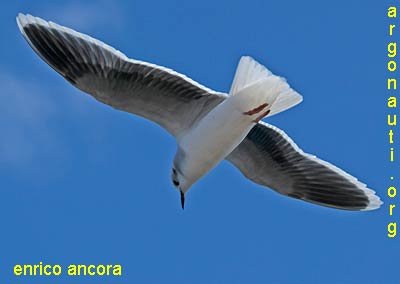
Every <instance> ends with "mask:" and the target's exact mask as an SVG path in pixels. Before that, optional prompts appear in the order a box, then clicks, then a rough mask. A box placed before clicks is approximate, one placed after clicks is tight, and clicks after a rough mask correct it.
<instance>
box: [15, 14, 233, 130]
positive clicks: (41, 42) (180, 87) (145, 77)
mask: <svg viewBox="0 0 400 284" xmlns="http://www.w3.org/2000/svg"><path fill="white" fill-rule="evenodd" d="M17 23H18V26H19V29H20V30H21V33H22V34H23V36H24V37H25V39H26V40H27V42H28V43H29V45H30V46H31V47H32V48H33V50H34V51H35V52H36V53H37V54H38V55H39V56H40V57H41V58H42V59H43V60H44V61H45V62H46V63H47V64H49V65H50V66H51V67H52V68H53V69H54V70H56V71H57V72H58V73H59V74H61V75H62V76H63V77H64V78H65V79H67V80H68V81H69V82H70V83H71V84H73V85H74V86H75V87H77V88H78V89H80V90H82V91H84V92H86V93H89V94H91V95H92V96H93V97H94V98H95V99H97V100H99V101H101V102H103V103H105V104H108V105H110V106H112V107H114V108H116V109H119V110H123V111H126V112H130V113H134V114H137V115H140V116H143V117H145V118H148V119H150V120H152V121H154V122H156V123H158V124H159V125H161V126H162V127H164V128H165V129H166V130H167V131H168V132H170V133H171V134H172V135H174V136H175V137H176V136H179V134H180V133H183V132H184V131H185V130H186V129H187V128H190V126H191V125H192V124H193V123H194V122H196V121H197V120H198V119H200V118H201V117H203V116H204V115H205V114H207V113H208V112H209V111H210V110H211V109H212V108H214V107H215V106H216V105H217V104H219V103H220V102H222V101H223V100H224V99H225V97H226V95H225V94H221V93H216V92H214V91H212V90H210V89H208V88H206V87H204V86H202V85H200V84H198V83H196V82H195V81H193V80H191V79H189V78H187V77H186V76H184V75H182V74H179V73H177V72H175V71H173V70H170V69H167V68H164V67H160V66H157V65H154V64H149V63H146V62H142V61H137V60H132V59H129V58H127V57H126V56H125V55H124V54H122V53H121V52H119V51H117V50H115V49H114V48H112V47H110V46H108V45H106V44H104V43H103V42H101V41H99V40H96V39H94V38H91V37H89V36H87V35H84V34H81V33H78V32H76V31H73V30H71V29H69V28H66V27H62V26H59V25H57V24H55V23H52V22H46V21H44V20H42V19H40V18H37V17H33V16H31V15H22V14H19V15H18V17H17Z"/></svg>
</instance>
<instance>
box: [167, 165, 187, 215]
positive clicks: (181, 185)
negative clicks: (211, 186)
mask: <svg viewBox="0 0 400 284" xmlns="http://www.w3.org/2000/svg"><path fill="white" fill-rule="evenodd" d="M171 181H172V184H173V185H174V187H175V188H176V189H177V190H178V191H179V193H180V198H181V205H182V209H184V207H185V195H186V192H187V191H188V190H189V188H190V185H189V183H188V181H187V180H186V178H185V176H184V175H182V174H181V173H180V171H179V170H177V169H176V168H175V167H172V170H171Z"/></svg>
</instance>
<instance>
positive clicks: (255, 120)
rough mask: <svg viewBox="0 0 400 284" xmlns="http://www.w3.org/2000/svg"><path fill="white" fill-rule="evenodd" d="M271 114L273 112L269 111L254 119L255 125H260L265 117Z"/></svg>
mask: <svg viewBox="0 0 400 284" xmlns="http://www.w3.org/2000/svg"><path fill="white" fill-rule="evenodd" d="M270 112H271V110H270V109H269V110H267V111H266V112H264V113H263V114H261V115H259V116H257V118H256V119H253V122H254V123H258V122H259V121H260V120H261V119H263V118H264V117H266V116H267V115H268V114H269V113H270Z"/></svg>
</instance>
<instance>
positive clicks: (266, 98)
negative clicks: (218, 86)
mask: <svg viewBox="0 0 400 284" xmlns="http://www.w3.org/2000/svg"><path fill="white" fill-rule="evenodd" d="M229 94H230V96H237V97H238V98H237V100H238V102H240V107H241V109H242V111H243V113H244V114H246V115H250V116H252V117H253V118H254V120H253V121H254V122H258V121H259V120H260V119H261V118H263V117H264V116H266V115H269V116H271V115H274V114H276V113H279V112H281V111H284V110H286V109H288V108H291V107H293V106H295V105H297V104H298V103H300V102H301V101H302V100H303V97H302V96H301V95H299V94H298V93H296V92H295V91H294V90H293V89H292V88H290V86H289V85H288V84H287V83H286V80H285V79H284V78H281V77H278V76H275V75H274V74H272V73H271V72H270V71H269V70H268V69H267V68H265V67H264V66H262V65H261V64H259V63H258V62H256V61H255V60H254V59H253V58H251V57H249V56H243V57H242V58H241V59H240V62H239V65H238V67H237V69H236V74H235V78H234V79H233V83H232V87H231V90H230V92H229Z"/></svg>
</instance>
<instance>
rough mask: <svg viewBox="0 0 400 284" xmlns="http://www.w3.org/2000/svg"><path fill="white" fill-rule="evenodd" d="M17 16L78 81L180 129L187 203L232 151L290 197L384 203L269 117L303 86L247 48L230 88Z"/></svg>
mask: <svg viewBox="0 0 400 284" xmlns="http://www.w3.org/2000/svg"><path fill="white" fill-rule="evenodd" d="M17 24H18V27H19V30H20V31H21V33H22V35H23V37H24V38H25V40H26V41H27V42H28V44H29V45H30V46H31V48H32V49H33V50H34V51H35V52H36V53H37V54H38V55H39V56H40V57H41V58H42V59H43V60H44V61H45V62H46V63H47V64H48V65H50V66H51V67H52V68H53V69H54V70H55V71H56V72H58V73H59V74H60V75H61V76H63V77H64V78H65V79H66V80H67V81H68V82H70V83H71V84H72V85H73V86H75V87H76V88H78V89H79V90H81V91H83V92H85V93H88V94H90V95H92V96H93V97H94V98H95V99H96V100H98V101H100V102H102V103H104V104H107V105H109V106H111V107H113V108H115V109H117V110H121V111H125V112H129V113H132V114H136V115H139V116H142V117H144V118H147V119H150V120H152V121H153V122H155V123H157V124H159V125H160V126H161V127H163V128H164V129H165V130H166V131H168V132H169V133H170V134H171V135H173V136H174V137H175V138H176V142H177V151H176V154H175V157H174V160H173V162H172V168H171V181H172V183H173V185H174V187H175V188H176V189H177V190H178V191H179V193H180V200H181V207H182V209H183V208H184V204H185V196H186V194H187V192H188V191H189V189H190V188H191V187H192V186H193V185H194V184H195V183H196V182H197V181H198V180H199V179H200V178H202V177H203V176H205V175H206V174H207V173H208V172H210V171H211V170H212V169H213V168H214V167H215V166H216V165H217V164H218V163H220V162H221V161H222V160H224V159H225V160H227V161H229V162H230V163H232V164H233V165H234V166H236V167H237V168H238V169H239V170H240V171H241V173H242V174H243V175H244V176H245V177H246V178H248V179H249V180H251V181H253V182H255V183H257V184H259V185H261V186H265V187H268V188H270V189H272V190H274V191H276V192H278V193H280V194H282V195H286V196H288V197H292V198H296V199H300V200H303V201H307V202H311V203H314V204H318V205H322V206H326V207H331V208H336V209H343V210H354V211H363V210H373V209H377V208H379V207H380V205H381V204H382V201H381V200H380V198H379V197H378V196H377V195H375V192H374V191H373V190H371V189H368V188H367V187H366V185H365V184H363V183H361V182H359V181H358V180H357V179H356V178H354V177H353V176H351V175H349V174H347V173H346V172H344V171H343V170H341V169H339V168H337V167H335V166H334V165H332V164H330V163H328V162H325V161H323V160H321V159H319V158H317V157H316V156H313V155H310V154H307V153H305V152H303V151H302V150H301V149H300V148H299V147H298V146H297V145H296V144H295V143H294V142H293V140H292V139H290V138H289V137H288V136H287V135H286V134H285V133H284V132H283V131H282V130H280V129H278V128H277V127H275V126H273V125H270V124H268V123H265V122H264V121H262V119H263V118H264V117H270V116H272V115H274V114H277V113H279V112H282V111H285V110H287V109H289V108H291V107H293V106H295V105H297V104H298V103H300V102H301V101H302V96H301V95H299V94H298V93H297V92H296V91H294V90H293V89H292V88H291V87H290V86H289V84H288V83H287V82H286V80H285V79H284V78H282V77H279V76H276V75H274V74H273V73H272V72H270V71H269V70H268V69H267V68H266V67H264V66H263V65H261V64H260V63H258V62H256V61H255V60H254V59H252V58H251V57H249V56H243V57H242V58H241V59H240V61H239V64H238V67H237V69H236V73H235V76H234V79H233V82H232V86H231V89H230V91H229V94H226V93H221V92H216V91H213V90H211V89H209V88H207V87H204V86H202V85H201V84H199V83H197V82H195V81H193V80H192V79H190V78H188V77H186V76H185V75H182V74H180V73H178V72H175V71H173V70H171V69H168V68H165V67H161V66H157V65H155V64H151V63H147V62H143V61H139V60H134V59H130V58H128V57H127V56H126V55H124V54H123V53H121V52H120V51H118V50H116V49H114V48H113V47H111V46H109V45H107V44H105V43H103V42H101V41H99V40H96V39H94V38H92V37H90V36H88V35H85V34H82V33H79V32H76V31H74V30H72V29H69V28H67V27H63V26H60V25H58V24H56V23H53V22H47V21H45V20H43V19H41V18H38V17H34V16H31V15H29V14H28V15H23V14H19V15H18V16H17Z"/></svg>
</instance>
